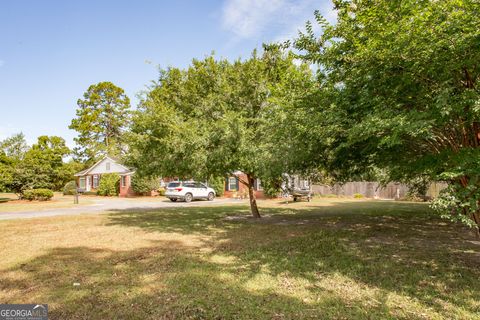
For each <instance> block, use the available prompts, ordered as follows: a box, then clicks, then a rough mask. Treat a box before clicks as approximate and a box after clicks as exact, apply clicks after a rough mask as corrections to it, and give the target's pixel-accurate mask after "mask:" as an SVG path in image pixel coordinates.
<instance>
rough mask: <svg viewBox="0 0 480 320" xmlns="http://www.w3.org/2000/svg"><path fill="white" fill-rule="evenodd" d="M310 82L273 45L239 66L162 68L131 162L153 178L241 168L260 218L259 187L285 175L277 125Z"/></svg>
mask: <svg viewBox="0 0 480 320" xmlns="http://www.w3.org/2000/svg"><path fill="white" fill-rule="evenodd" d="M311 80H312V78H311V72H310V69H309V68H308V67H307V66H305V65H300V66H297V65H296V64H295V63H294V58H293V55H292V54H286V53H283V52H282V51H281V50H279V48H277V47H274V46H273V47H270V48H268V50H265V52H264V53H263V54H262V55H261V56H259V55H258V54H257V53H256V52H254V53H253V55H252V56H251V57H250V58H249V59H246V60H237V61H234V62H233V63H231V62H229V61H227V60H224V59H221V60H216V59H215V58H214V57H207V58H206V59H204V60H194V61H193V62H192V65H191V66H190V67H189V68H188V69H187V70H181V69H177V68H170V69H167V70H162V71H161V74H160V79H159V81H158V83H157V85H156V86H154V87H153V88H152V90H151V91H150V92H149V93H148V95H147V96H146V98H145V99H144V100H143V101H142V103H141V105H140V108H139V111H138V113H137V114H136V116H135V117H134V122H133V126H132V132H133V133H132V139H131V141H132V143H131V149H130V150H131V151H132V164H133V165H135V166H136V167H137V168H139V171H140V172H143V173H146V174H152V175H162V176H181V177H194V178H205V177H208V176H212V175H213V176H224V175H234V174H235V172H236V171H238V170H240V171H242V172H244V173H245V174H246V178H241V177H240V176H238V178H239V180H240V182H241V183H242V184H244V185H245V186H247V188H248V190H249V199H250V207H251V211H252V214H253V216H254V217H260V213H259V211H258V208H257V204H256V199H255V194H254V189H253V188H254V181H255V179H256V178H261V177H262V176H266V175H271V174H273V173H272V172H275V173H276V174H277V175H278V174H281V173H282V169H281V168H279V166H278V165H277V164H279V162H278V161H275V158H276V156H278V152H277V148H276V146H277V144H278V141H276V140H275V139H274V138H272V137H273V135H272V131H274V130H277V127H276V126H275V125H274V124H273V123H272V121H275V120H276V119H277V118H278V116H277V114H278V113H282V112H284V110H283V109H284V108H286V106H285V104H287V103H290V102H291V101H293V100H295V99H296V98H297V97H298V96H303V95H304V94H305V91H307V90H308V89H309V88H310V86H311V83H312V82H311Z"/></svg>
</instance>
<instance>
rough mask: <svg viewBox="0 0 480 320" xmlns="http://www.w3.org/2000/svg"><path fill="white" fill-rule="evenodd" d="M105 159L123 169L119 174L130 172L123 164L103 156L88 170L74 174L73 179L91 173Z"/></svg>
mask: <svg viewBox="0 0 480 320" xmlns="http://www.w3.org/2000/svg"><path fill="white" fill-rule="evenodd" d="M105 159H108V160H110V161H112V162H115V163H116V164H117V165H119V166H120V167H122V168H123V169H124V171H123V172H118V173H119V174H126V173H129V172H131V171H132V170H130V169H129V168H127V167H125V166H124V165H123V164H121V163H119V162H118V161H117V160H115V159H113V158H111V157H109V156H105V157H103V158H102V159H100V160H99V161H97V162H96V163H95V164H94V165H93V166H91V167H90V168H88V169H85V170H82V171H80V172H77V173H75V174H74V176H75V177H82V176H85V175H87V174H88V173H89V172H90V171H92V170H93V169H95V167H97V166H98V165H99V164H100V163H102V161H104V160H105Z"/></svg>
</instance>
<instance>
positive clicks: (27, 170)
mask: <svg viewBox="0 0 480 320" xmlns="http://www.w3.org/2000/svg"><path fill="white" fill-rule="evenodd" d="M69 154H70V150H69V148H68V147H67V146H66V144H65V140H64V139H63V138H60V137H57V136H40V137H38V141H37V143H36V144H34V145H33V146H32V147H31V148H30V149H29V150H28V151H26V152H25V154H24V155H23V158H22V159H21V160H16V159H17V158H13V159H10V166H9V168H8V169H6V171H7V173H8V175H9V177H10V178H9V179H8V182H7V183H6V184H5V188H6V189H8V190H10V191H13V192H15V193H17V194H19V195H21V194H22V193H23V192H24V190H27V189H38V188H46V189H53V190H61V188H62V187H63V185H64V184H65V182H66V181H68V180H70V179H71V177H72V175H73V172H74V170H75V169H76V168H78V164H73V163H72V164H68V165H66V164H65V163H64V162H63V158H64V157H66V156H67V155H69Z"/></svg>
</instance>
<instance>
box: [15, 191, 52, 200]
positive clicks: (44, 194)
mask: <svg viewBox="0 0 480 320" xmlns="http://www.w3.org/2000/svg"><path fill="white" fill-rule="evenodd" d="M22 197H23V199H26V200H30V201H32V200H40V201H47V200H50V199H52V198H53V191H52V190H50V189H31V190H25V191H24V192H23V196H22Z"/></svg>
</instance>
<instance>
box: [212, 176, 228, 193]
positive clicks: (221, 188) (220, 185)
mask: <svg viewBox="0 0 480 320" xmlns="http://www.w3.org/2000/svg"><path fill="white" fill-rule="evenodd" d="M208 186H209V187H210V188H212V189H213V190H215V194H216V195H217V197H221V196H223V194H224V193H225V178H224V177H211V178H209V179H208Z"/></svg>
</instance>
